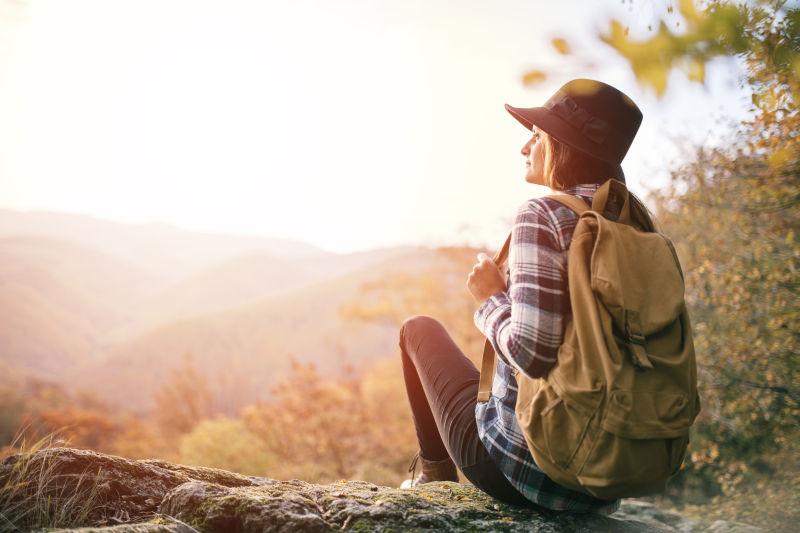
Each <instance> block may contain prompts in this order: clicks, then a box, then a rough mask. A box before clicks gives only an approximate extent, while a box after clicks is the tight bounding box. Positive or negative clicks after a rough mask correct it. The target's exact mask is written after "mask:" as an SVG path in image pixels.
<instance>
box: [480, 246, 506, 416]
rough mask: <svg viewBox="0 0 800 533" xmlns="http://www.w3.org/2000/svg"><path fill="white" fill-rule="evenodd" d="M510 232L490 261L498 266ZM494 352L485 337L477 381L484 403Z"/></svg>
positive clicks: (488, 387)
mask: <svg viewBox="0 0 800 533" xmlns="http://www.w3.org/2000/svg"><path fill="white" fill-rule="evenodd" d="M511 233H512V232H509V234H508V237H506V242H504V243H503V246H502V247H500V250H498V251H497V253H496V254H494V257H493V258H492V261H494V263H495V264H496V265H497V266H498V267H500V266H501V265H502V264H503V263H504V262H505V260H506V259H508V248H509V246H510V245H511ZM494 362H495V353H494V348H493V347H492V343H491V342H489V339H488V338H487V339H486V341H485V342H484V343H483V358H482V359H481V377H480V381H479V382H478V402H479V403H484V402H486V401H488V400H489V398H490V397H491V396H492V380H493V379H494Z"/></svg>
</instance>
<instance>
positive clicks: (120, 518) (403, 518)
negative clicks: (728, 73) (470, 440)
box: [0, 448, 755, 533]
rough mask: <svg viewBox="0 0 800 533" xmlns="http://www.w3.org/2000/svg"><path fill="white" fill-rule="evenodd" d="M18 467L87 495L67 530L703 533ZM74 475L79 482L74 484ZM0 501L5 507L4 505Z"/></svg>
mask: <svg viewBox="0 0 800 533" xmlns="http://www.w3.org/2000/svg"><path fill="white" fill-rule="evenodd" d="M19 460H20V456H10V457H8V458H7V459H6V460H5V461H4V462H3V463H2V465H0V486H3V480H4V479H5V478H7V477H8V476H9V475H11V472H12V468H13V465H14V464H15V463H16V462H17V461H19ZM27 460H28V464H27V469H26V471H29V472H30V473H31V474H30V475H31V480H30V481H31V489H32V490H38V491H39V493H41V494H46V493H50V492H53V491H51V488H53V487H57V488H58V491H57V493H58V494H59V497H61V498H69V497H70V496H71V495H72V496H74V494H75V492H74V491H77V490H85V485H86V483H87V482H88V484H89V485H90V486H92V487H94V488H95V489H96V490H95V491H94V492H95V494H94V497H93V498H92V501H90V502H89V501H87V502H85V504H86V505H87V508H91V509H92V512H90V513H87V514H86V518H85V520H84V522H85V523H77V524H76V523H70V524H69V525H70V526H72V527H73V529H60V530H57V531H81V532H89V531H91V532H101V531H102V532H104V533H156V532H158V533H161V532H170V533H173V532H175V533H186V532H191V531H202V532H206V531H208V532H226V533H227V532H246V531H254V532H255V531H259V532H270V531H275V532H278V531H280V532H296V531H309V532H317V531H319V532H322V531H325V532H328V531H334V530H336V531H342V530H345V531H374V532H387V533H388V532H392V531H398V532H399V531H509V532H515V531H519V532H522V531H526V532H528V531H541V532H550V531H552V532H560V531H575V532H578V531H615V532H644V531H682V532H692V531H702V530H704V529H705V528H704V527H701V526H700V525H699V524H697V523H696V522H692V521H690V520H688V519H686V518H684V517H682V516H681V515H680V514H678V513H675V512H672V511H665V510H660V509H658V508H656V507H655V506H653V505H652V504H650V503H646V502H641V501H638V500H624V501H623V504H622V507H621V509H620V510H619V511H617V512H616V513H614V514H613V515H611V516H602V515H598V514H593V513H573V512H557V511H551V510H548V509H544V508H541V507H538V506H535V505H533V504H531V505H530V506H526V507H518V506H513V505H508V504H504V503H502V502H499V501H497V500H495V499H493V498H491V497H490V496H488V495H486V494H485V493H483V492H481V491H479V490H478V489H476V488H474V487H472V486H471V485H467V484H459V483H453V482H436V483H428V484H425V485H421V486H419V487H416V488H414V489H410V490H402V489H397V488H390V487H383V486H379V485H374V484H372V483H367V482H364V481H342V482H338V483H331V484H329V485H316V484H312V483H307V482H305V481H300V480H296V479H295V480H288V481H279V480H274V479H269V478H261V477H254V476H243V475H241V474H236V473H232V472H227V471H224V470H218V469H214V468H204V467H194V466H186V465H177V464H172V463H167V462H165V461H160V460H140V461H135V460H131V459H125V458H122V457H116V456H113V455H105V454H100V453H96V452H92V451H88V450H77V449H72V448H50V449H46V450H40V451H38V452H37V453H36V454H33V455H31V456H29V457H28V458H27ZM45 467H46V470H47V471H48V472H49V474H48V476H47V477H46V480H45V482H46V485H47V486H44V487H42V486H39V487H35V486H34V485H35V484H36V483H40V482H39V481H38V478H36V477H35V476H36V474H37V472H41V471H42V469H43V468H45ZM81 477H82V478H83V482H79V481H77V480H78V479H80V478H81ZM82 483H83V484H82ZM40 485H41V483H40ZM81 487H84V489H81ZM71 490H73V492H72V493H71V492H70V491H71ZM54 493H55V492H54ZM20 497H22V495H21V496H20ZM74 500H75V498H73V502H74ZM78 500H79V498H78ZM0 501H10V500H8V499H7V498H4V499H3V500H0ZM78 504H80V502H78ZM3 511H4V510H3V509H0V512H3ZM59 525H61V526H63V525H64V524H18V526H19V529H20V530H26V529H31V528H32V527H41V526H59ZM731 526H732V527H731V528H730V530H731V531H733V530H736V528H738V527H749V526H745V525H743V524H735V525H734V524H731ZM720 527H721V524H719V523H715V529H714V531H715V532H721V531H726V530H725V529H724V526H722V529H720ZM75 528H79V529H75ZM753 530H755V529H753ZM12 531H13V529H12ZM40 531H54V530H53V529H46V530H40ZM739 531H741V529H739ZM749 531H752V530H749Z"/></svg>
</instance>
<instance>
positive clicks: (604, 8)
mask: <svg viewBox="0 0 800 533" xmlns="http://www.w3.org/2000/svg"><path fill="white" fill-rule="evenodd" d="M666 4H667V2H666V1H663V0H633V2H622V1H620V0H562V1H560V2H557V3H554V2H550V1H542V0H498V1H495V2H489V1H486V0H483V1H477V0H462V1H460V2H452V1H447V0H402V1H401V0H395V1H389V0H347V1H338V0H337V1H335V2H334V1H331V0H285V1H268V0H258V1H257V0H253V1H243V0H226V1H224V2H223V1H215V2H212V1H203V0H190V1H178V0H157V1H151V0H134V1H127V0H0V208H11V209H17V210H40V209H42V210H49V211H58V212H66V213H82V214H88V215H92V216H95V217H99V218H105V219H111V220H116V221H122V222H131V223H148V222H164V223H168V224H171V225H174V226H177V227H180V228H185V229H189V230H195V231H203V232H210V233H230V234H241V235H262V236H267V237H274V238H286V239H293V240H299V241H303V242H307V243H310V244H313V245H316V246H318V247H320V248H322V249H325V250H328V251H332V252H338V253H349V252H355V251H361V250H368V249H372V248H382V247H388V246H395V245H411V244H422V245H429V246H439V245H457V244H468V245H473V246H484V247H487V248H488V249H489V250H494V249H496V248H497V247H499V246H500V245H501V244H502V243H503V241H504V240H505V237H506V235H507V234H508V231H509V230H510V225H511V223H512V221H513V217H514V214H515V213H516V210H517V208H518V207H519V206H520V205H521V204H523V203H524V202H525V201H526V200H527V199H529V198H533V197H536V196H542V195H544V194H547V193H549V192H550V191H549V190H548V189H546V188H544V187H540V186H536V185H531V184H529V183H527V182H525V180H524V175H525V166H524V161H523V158H522V156H521V154H520V148H521V147H522V145H523V144H524V143H525V142H526V141H527V138H528V137H527V134H528V131H527V130H526V129H524V128H523V127H522V126H521V125H520V124H519V123H518V122H516V121H515V120H514V119H513V118H512V117H511V116H510V115H509V114H508V113H507V112H506V111H505V109H504V107H503V104H505V103H509V104H511V105H514V106H517V107H533V106H539V105H542V104H543V103H544V101H545V100H546V99H547V98H548V97H549V96H550V95H551V94H552V93H553V92H555V90H556V89H558V87H560V86H561V85H563V84H564V83H566V82H567V81H568V80H570V79H572V78H581V77H588V78H594V79H599V80H602V81H604V82H606V83H609V84H611V85H613V86H615V87H617V88H618V89H620V90H621V91H623V92H624V93H626V94H627V95H629V96H630V97H631V98H632V99H633V100H634V102H636V103H637V105H638V106H639V108H640V109H641V110H642V112H643V115H644V119H643V121H642V125H641V127H640V129H639V132H638V134H637V136H636V139H635V140H634V142H633V144H632V145H631V148H630V149H629V151H628V154H627V156H626V158H625V160H624V161H623V169H624V170H625V173H626V178H627V181H628V186H629V188H630V189H631V190H632V191H633V192H634V193H636V194H638V195H640V196H646V192H647V191H648V190H649V189H653V188H658V187H659V186H663V185H664V184H665V183H666V182H667V180H668V178H669V171H670V169H673V168H675V167H676V166H677V165H678V164H679V163H680V161H681V160H682V158H684V157H686V149H687V146H690V145H691V144H692V143H705V144H715V143H724V142H725V139H726V136H727V132H728V129H726V128H727V126H726V124H728V123H729V121H734V122H735V121H737V120H741V119H743V118H746V117H747V116H748V107H749V105H750V100H749V93H748V92H747V90H746V89H744V88H740V87H739V85H738V83H737V79H738V78H737V76H738V74H739V73H740V71H741V65H740V64H739V63H738V62H737V61H736V60H715V61H714V62H712V63H711V64H710V65H709V68H708V70H707V80H706V84H705V85H700V84H696V83H690V82H688V81H687V79H686V76H685V75H684V74H683V73H681V72H673V74H672V75H671V77H670V80H669V83H670V88H669V91H668V92H667V94H666V95H665V96H664V97H663V98H661V99H658V98H657V97H656V96H655V94H654V93H653V92H652V91H650V90H648V89H646V88H642V87H640V86H639V85H638V84H637V82H636V80H635V78H634V77H633V74H632V72H631V71H630V68H629V67H628V64H627V63H626V62H625V60H624V59H622V58H621V57H619V56H618V55H617V54H616V52H614V51H613V50H612V49H611V48H609V47H607V46H606V45H604V44H603V43H601V42H600V41H599V39H597V34H598V32H599V31H601V30H603V29H605V28H606V27H607V26H606V23H607V22H608V21H609V20H610V19H611V18H612V17H615V18H617V19H619V20H620V21H622V22H623V23H625V24H628V25H629V26H630V28H631V30H630V31H631V35H632V36H634V37H642V38H644V37H647V36H648V35H649V32H648V30H647V25H648V24H652V26H653V28H655V27H656V25H657V21H658V19H659V18H660V17H662V16H669V17H671V18H668V19H667V20H671V21H675V20H680V19H679V15H677V14H672V15H667V14H666V7H665V6H666ZM556 36H562V37H565V38H567V39H568V41H569V42H570V44H571V45H572V48H573V51H574V54H573V55H572V56H570V57H567V58H565V57H564V56H559V55H558V54H557V53H556V52H555V50H554V49H553V47H552V46H551V44H550V40H551V39H552V38H553V37H556ZM534 68H537V69H545V70H547V71H548V72H549V73H550V75H549V77H548V79H547V80H546V82H544V83H542V84H540V85H537V86H535V87H525V86H524V85H523V84H522V81H521V80H522V74H523V73H524V72H525V71H526V70H528V69H534Z"/></svg>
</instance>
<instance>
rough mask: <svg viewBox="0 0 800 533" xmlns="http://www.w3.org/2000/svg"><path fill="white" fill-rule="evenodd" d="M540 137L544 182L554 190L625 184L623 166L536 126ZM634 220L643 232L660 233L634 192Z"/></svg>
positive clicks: (632, 208)
mask: <svg viewBox="0 0 800 533" xmlns="http://www.w3.org/2000/svg"><path fill="white" fill-rule="evenodd" d="M533 131H534V132H535V133H538V134H539V139H540V141H541V143H542V149H543V152H544V170H543V172H544V183H545V185H546V186H547V187H550V188H551V189H552V190H553V191H563V190H564V189H568V188H569V187H573V186H575V185H578V184H581V183H605V182H606V181H607V180H609V179H610V178H615V179H618V180H619V181H621V182H623V183H625V173H624V172H622V167H621V166H619V165H615V164H613V163H608V162H606V161H603V160H601V159H597V158H596V157H592V156H590V155H588V154H586V153H584V152H582V151H580V150H578V149H577V148H573V147H571V146H569V145H568V144H565V143H563V142H561V141H559V140H558V139H556V138H554V137H552V136H550V135H548V134H547V133H546V132H545V131H543V130H541V129H539V128H537V127H536V126H534V127H533ZM628 193H629V194H630V204H631V205H630V210H631V219H632V221H633V223H634V224H635V225H637V226H638V227H639V229H641V230H642V231H649V232H657V231H659V230H658V228H657V226H656V223H655V215H654V214H653V213H652V212H651V211H650V210H649V209H648V208H647V206H645V205H644V203H643V202H642V201H641V200H640V199H639V198H638V197H637V196H636V195H635V194H633V192H631V191H630V190H629V191H628Z"/></svg>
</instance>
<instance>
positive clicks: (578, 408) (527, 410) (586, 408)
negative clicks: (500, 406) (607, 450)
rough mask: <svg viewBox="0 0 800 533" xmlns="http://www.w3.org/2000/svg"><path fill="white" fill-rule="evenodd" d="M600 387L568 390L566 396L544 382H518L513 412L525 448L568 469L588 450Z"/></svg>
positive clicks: (540, 380) (598, 384)
mask: <svg viewBox="0 0 800 533" xmlns="http://www.w3.org/2000/svg"><path fill="white" fill-rule="evenodd" d="M603 395H604V388H603V384H602V383H600V382H597V383H596V388H594V389H584V390H580V389H575V388H574V387H573V388H570V391H569V395H566V394H564V393H563V391H561V392H559V388H558V387H557V386H554V384H553V383H552V382H551V381H548V380H545V379H535V380H531V379H527V378H525V379H520V380H519V395H518V397H517V400H518V401H517V406H516V409H515V412H516V416H517V422H518V423H519V425H520V429H521V430H522V432H523V434H524V435H525V439H526V441H527V443H528V446H529V447H532V448H535V449H536V451H537V452H538V453H539V454H540V455H543V456H545V457H546V458H547V459H548V460H549V461H551V462H552V463H554V464H556V465H558V466H559V467H561V468H564V469H566V468H568V467H569V466H570V464H571V463H572V461H573V460H574V458H575V457H576V455H578V452H579V451H580V450H581V449H582V448H586V447H589V446H591V440H592V436H593V435H592V434H593V433H594V432H590V431H587V429H588V428H589V426H590V422H591V421H592V420H593V419H594V418H596V417H597V416H598V409H599V407H600V404H601V402H602V399H603Z"/></svg>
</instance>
